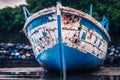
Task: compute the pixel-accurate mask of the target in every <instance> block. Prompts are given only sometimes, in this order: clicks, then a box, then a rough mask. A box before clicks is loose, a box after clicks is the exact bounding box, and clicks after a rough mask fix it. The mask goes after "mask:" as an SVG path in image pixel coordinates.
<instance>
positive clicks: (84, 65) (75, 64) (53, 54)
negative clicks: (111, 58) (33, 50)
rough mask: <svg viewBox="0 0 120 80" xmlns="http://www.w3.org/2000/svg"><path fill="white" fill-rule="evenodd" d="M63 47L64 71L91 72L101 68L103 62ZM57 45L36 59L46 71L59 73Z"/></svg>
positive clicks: (90, 55)
mask: <svg viewBox="0 0 120 80" xmlns="http://www.w3.org/2000/svg"><path fill="white" fill-rule="evenodd" d="M62 45H63V52H64V58H65V66H66V70H67V71H69V72H72V71H91V70H93V69H97V68H98V67H100V66H102V64H103V62H104V60H102V59H99V58H97V57H95V56H94V55H92V54H90V53H83V52H81V51H79V50H77V49H75V48H72V47H69V46H67V45H66V44H62ZM58 46H59V45H58V44H56V45H55V46H54V47H52V48H49V49H47V50H46V51H44V52H43V53H40V54H39V55H38V56H37V57H36V58H37V60H38V62H39V63H40V64H41V63H42V65H43V66H44V67H45V68H46V69H48V70H57V71H60V70H61V67H60V60H59V52H58V49H59V48H58Z"/></svg>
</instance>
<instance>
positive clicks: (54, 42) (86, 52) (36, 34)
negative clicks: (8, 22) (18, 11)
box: [23, 2, 110, 71]
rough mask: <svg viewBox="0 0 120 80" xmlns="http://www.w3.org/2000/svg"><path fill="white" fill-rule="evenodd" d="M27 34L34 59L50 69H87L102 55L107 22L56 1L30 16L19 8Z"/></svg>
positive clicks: (99, 62)
mask: <svg viewBox="0 0 120 80" xmlns="http://www.w3.org/2000/svg"><path fill="white" fill-rule="evenodd" d="M23 10H24V14H25V19H26V22H25V24H24V28H23V31H24V33H25V35H26V36H27V38H28V40H29V42H30V44H31V46H32V49H33V52H34V55H35V58H36V60H37V61H38V62H39V63H40V65H42V66H43V67H44V68H46V69H48V70H52V71H54V70H55V71H88V70H94V69H97V68H99V67H100V66H102V65H103V62H104V60H105V58H106V53H107V48H108V42H109V41H110V36H109V34H108V29H109V21H108V19H107V18H106V17H105V16H103V19H102V21H101V22H98V21H97V20H96V19H94V18H93V17H92V15H91V12H90V14H87V13H85V12H83V11H80V10H76V9H73V8H70V7H64V6H62V5H61V3H59V2H58V3H57V5H56V6H55V7H50V8H45V9H43V10H40V11H38V12H36V13H33V14H32V15H31V14H30V12H29V11H28V10H27V8H26V7H23Z"/></svg>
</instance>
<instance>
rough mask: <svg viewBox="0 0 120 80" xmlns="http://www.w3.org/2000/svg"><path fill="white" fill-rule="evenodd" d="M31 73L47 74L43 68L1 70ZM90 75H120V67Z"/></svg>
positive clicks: (3, 69) (3, 71)
mask: <svg viewBox="0 0 120 80" xmlns="http://www.w3.org/2000/svg"><path fill="white" fill-rule="evenodd" d="M31 72H36V73H37V72H47V70H45V69H44V68H43V67H18V68H0V74H1V73H31ZM88 74H90V75H108V76H109V75H120V67H102V68H101V69H99V70H96V71H94V72H92V73H88Z"/></svg>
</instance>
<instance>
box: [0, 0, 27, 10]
mask: <svg viewBox="0 0 120 80" xmlns="http://www.w3.org/2000/svg"><path fill="white" fill-rule="evenodd" d="M25 1H26V0H0V9H2V8H5V7H7V6H9V7H15V6H19V5H21V4H25V3H26V2H25Z"/></svg>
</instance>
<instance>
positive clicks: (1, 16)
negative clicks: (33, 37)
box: [0, 0, 120, 35]
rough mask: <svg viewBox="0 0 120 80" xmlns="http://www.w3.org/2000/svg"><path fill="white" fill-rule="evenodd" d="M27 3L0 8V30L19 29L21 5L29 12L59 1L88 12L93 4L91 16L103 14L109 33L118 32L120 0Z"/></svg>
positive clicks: (46, 0) (21, 13)
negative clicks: (14, 6) (108, 26)
mask: <svg viewBox="0 0 120 80" xmlns="http://www.w3.org/2000/svg"><path fill="white" fill-rule="evenodd" d="M26 1H27V5H21V6H19V7H16V8H10V7H8V8H4V9H1V10H0V31H1V30H2V31H14V30H16V31H21V30H22V28H23V25H24V23H25V21H24V17H23V16H24V15H23V10H22V7H23V6H26V7H27V8H28V10H29V11H30V12H31V13H35V12H37V11H39V10H41V9H43V8H48V7H51V6H55V5H56V2H57V1H60V2H61V3H62V5H63V6H68V7H72V8H75V9H79V10H82V11H84V12H86V13H88V14H89V6H90V4H93V17H94V18H96V19H97V20H99V21H100V20H101V18H102V16H103V15H106V17H107V18H108V19H109V22H110V30H109V33H110V34H111V35H113V34H120V31H119V30H120V0H26Z"/></svg>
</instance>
